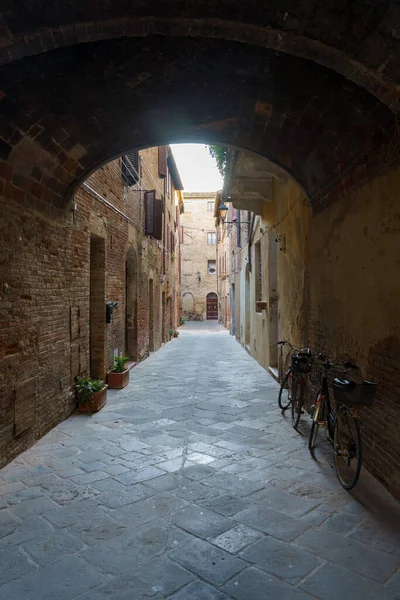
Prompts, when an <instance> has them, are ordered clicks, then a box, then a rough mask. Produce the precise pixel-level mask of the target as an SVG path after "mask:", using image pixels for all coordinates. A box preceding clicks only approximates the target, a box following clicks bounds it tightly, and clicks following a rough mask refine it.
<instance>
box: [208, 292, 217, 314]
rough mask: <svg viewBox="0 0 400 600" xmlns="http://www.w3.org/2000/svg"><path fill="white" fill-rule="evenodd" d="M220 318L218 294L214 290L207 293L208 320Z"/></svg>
mask: <svg viewBox="0 0 400 600" xmlns="http://www.w3.org/2000/svg"><path fill="white" fill-rule="evenodd" d="M217 319H218V296H217V294H215V293H214V292H210V293H209V294H207V321H216V320H217Z"/></svg>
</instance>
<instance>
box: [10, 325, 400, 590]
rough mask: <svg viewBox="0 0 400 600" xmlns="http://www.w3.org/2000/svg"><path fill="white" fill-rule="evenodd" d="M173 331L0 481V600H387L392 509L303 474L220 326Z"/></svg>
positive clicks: (291, 434)
mask: <svg viewBox="0 0 400 600" xmlns="http://www.w3.org/2000/svg"><path fill="white" fill-rule="evenodd" d="M180 331H181V335H180V336H179V338H178V339H174V340H173V341H172V342H171V343H169V344H167V345H165V346H164V347H163V348H162V349H161V350H160V351H158V352H157V353H155V354H153V355H151V356H150V357H149V358H148V359H147V360H146V361H144V362H143V363H140V364H139V365H137V366H136V367H135V368H134V369H133V370H132V371H131V381H130V383H129V385H128V386H127V387H126V388H125V389H124V390H119V391H118V390H109V394H108V403H107V405H106V406H105V407H104V408H103V409H102V411H101V412H100V413H97V414H95V415H91V416H89V415H80V414H76V415H73V416H72V417H71V418H69V419H67V420H66V421H64V422H63V423H60V425H59V426H57V427H56V428H55V429H54V430H53V431H51V432H50V433H49V434H47V435H46V436H45V437H44V438H43V439H41V440H40V441H39V442H38V443H37V444H36V445H35V446H33V447H32V448H31V449H30V450H28V451H27V452H25V453H24V454H22V455H21V456H19V457H18V458H17V459H16V460H15V461H13V463H11V464H10V465H8V466H7V467H5V468H4V469H3V470H2V471H0V564H1V566H2V569H1V572H0V600H3V599H4V600H22V599H24V600H50V599H51V600H54V599H55V598H56V599H57V600H106V599H107V600H144V599H145V598H154V599H156V600H164V599H165V600H167V599H168V600H268V599H273V600H277V599H279V600H310V599H311V598H314V600H315V599H320V600H331V599H332V600H333V599H334V598H335V599H336V598H343V600H347V599H349V600H350V598H351V600H369V599H370V598H371V599H372V598H382V600H389V599H390V600H400V509H399V505H398V504H397V503H396V502H395V501H394V500H393V499H392V498H391V497H390V496H389V494H388V493H387V492H386V491H385V490H384V489H383V488H382V486H380V484H378V483H377V482H376V481H375V480H374V479H373V478H372V477H371V476H370V475H369V474H368V473H367V472H366V471H363V472H362V474H361V480H360V483H359V485H358V486H357V488H356V490H355V491H354V492H353V493H352V494H349V493H347V492H346V491H345V490H343V489H342V488H341V486H340V485H339V483H338V481H337V479H336V478H335V476H334V470H333V464H332V457H331V454H330V452H329V449H328V448H325V447H323V446H322V447H321V450H320V452H319V453H318V461H315V460H312V459H311V457H310V455H309V452H308V448H307V441H308V440H307V436H308V431H309V422H308V420H307V418H306V416H305V417H304V418H303V419H302V423H301V426H300V428H299V432H300V433H298V432H296V431H294V430H293V428H292V427H291V424H290V418H289V415H288V414H285V415H282V414H281V413H280V411H279V409H278V407H277V394H278V389H279V388H278V385H277V384H276V382H275V381H274V380H273V379H272V378H271V377H270V376H269V375H268V374H267V373H266V372H265V371H264V370H263V369H262V368H261V367H260V366H259V365H258V363H256V362H255V361H254V360H253V359H252V358H251V357H250V356H249V355H248V354H247V353H246V352H245V351H244V350H243V348H242V347H241V346H240V345H239V344H238V343H237V342H236V341H235V340H234V339H233V338H232V337H231V336H229V334H228V333H227V332H226V331H225V330H224V329H223V328H222V327H221V326H219V325H217V324H215V323H193V324H187V325H185V327H184V328H182V329H181V330H180ZM183 367H184V368H183ZM227 367H229V368H227Z"/></svg>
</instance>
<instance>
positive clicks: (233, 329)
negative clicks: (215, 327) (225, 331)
mask: <svg viewBox="0 0 400 600" xmlns="http://www.w3.org/2000/svg"><path fill="white" fill-rule="evenodd" d="M235 309H236V288H235V284H234V283H232V286H231V334H232V335H236V310H235Z"/></svg>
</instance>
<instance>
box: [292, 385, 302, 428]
mask: <svg viewBox="0 0 400 600" xmlns="http://www.w3.org/2000/svg"><path fill="white" fill-rule="evenodd" d="M303 398H304V386H303V385H301V384H300V383H299V382H298V381H297V379H295V378H294V379H293V387H292V425H293V427H294V429H297V427H298V424H299V423H300V417H301V412H302V408H303Z"/></svg>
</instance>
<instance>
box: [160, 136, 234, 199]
mask: <svg viewBox="0 0 400 600" xmlns="http://www.w3.org/2000/svg"><path fill="white" fill-rule="evenodd" d="M171 148H172V152H173V155H174V158H175V162H176V164H177V167H178V170H179V175H180V176H181V179H182V183H183V187H184V192H216V191H218V190H221V189H222V186H223V178H222V177H221V175H220V174H219V171H218V169H217V165H216V163H215V160H214V159H213V158H211V156H210V154H209V152H208V148H207V147H206V146H205V145H204V144H172V145H171Z"/></svg>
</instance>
